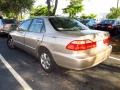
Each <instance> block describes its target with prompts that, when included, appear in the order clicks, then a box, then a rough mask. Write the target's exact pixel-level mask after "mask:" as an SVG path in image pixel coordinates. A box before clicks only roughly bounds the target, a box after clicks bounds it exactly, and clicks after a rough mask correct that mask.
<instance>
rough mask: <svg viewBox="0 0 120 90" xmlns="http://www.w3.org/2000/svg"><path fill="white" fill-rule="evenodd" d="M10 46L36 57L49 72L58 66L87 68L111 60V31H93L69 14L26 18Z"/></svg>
mask: <svg viewBox="0 0 120 90" xmlns="http://www.w3.org/2000/svg"><path fill="white" fill-rule="evenodd" d="M7 45H8V47H9V48H11V49H13V48H15V47H18V48H21V49H23V50H25V51H26V52H28V53H30V54H32V55H34V56H36V58H37V59H38V60H39V61H40V64H41V67H42V68H43V70H44V71H46V72H52V71H53V70H54V69H55V67H56V66H62V67H65V68H68V69H75V70H83V69H86V68H90V67H93V66H96V65H98V64H100V63H102V62H103V61H105V60H107V59H108V57H109V56H110V53H111V50H112V46H111V45H110V35H109V33H108V32H104V31H97V30H89V28H87V27H86V26H85V25H83V24H81V23H80V22H79V21H77V20H75V19H72V18H68V17H55V16H50V17H47V16H46V17H37V18H33V19H28V20H25V21H23V22H22V23H21V24H20V25H19V26H18V28H17V30H15V31H12V32H11V33H10V35H9V37H8V40H7Z"/></svg>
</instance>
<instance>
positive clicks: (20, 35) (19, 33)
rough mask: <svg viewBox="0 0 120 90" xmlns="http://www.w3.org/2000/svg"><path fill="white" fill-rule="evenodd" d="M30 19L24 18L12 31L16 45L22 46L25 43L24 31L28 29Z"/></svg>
mask: <svg viewBox="0 0 120 90" xmlns="http://www.w3.org/2000/svg"><path fill="white" fill-rule="evenodd" d="M31 21H32V20H26V21H24V22H23V23H22V24H21V25H19V26H18V28H17V30H16V31H14V34H13V35H12V36H13V39H14V42H15V44H16V46H18V47H20V48H24V43H25V33H26V32H27V31H28V28H29V26H30V24H31Z"/></svg>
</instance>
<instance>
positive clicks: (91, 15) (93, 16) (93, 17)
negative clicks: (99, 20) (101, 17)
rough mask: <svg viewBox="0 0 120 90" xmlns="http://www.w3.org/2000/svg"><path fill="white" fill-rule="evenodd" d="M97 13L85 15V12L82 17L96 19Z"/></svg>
mask: <svg viewBox="0 0 120 90" xmlns="http://www.w3.org/2000/svg"><path fill="white" fill-rule="evenodd" d="M96 16H97V15H95V14H90V15H85V14H82V15H81V17H80V18H82V19H95V18H96Z"/></svg>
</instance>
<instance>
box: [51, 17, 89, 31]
mask: <svg viewBox="0 0 120 90" xmlns="http://www.w3.org/2000/svg"><path fill="white" fill-rule="evenodd" d="M49 21H50V23H51V24H52V26H53V27H54V28H55V29H56V30H58V31H78V30H85V29H89V28H88V27H86V26H85V25H83V24H81V23H80V22H79V21H78V20H75V19H71V18H63V17H54V18H49Z"/></svg>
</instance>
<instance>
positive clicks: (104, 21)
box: [100, 20, 115, 24]
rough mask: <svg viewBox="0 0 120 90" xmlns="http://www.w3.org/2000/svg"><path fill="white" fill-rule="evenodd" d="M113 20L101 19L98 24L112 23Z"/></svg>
mask: <svg viewBox="0 0 120 90" xmlns="http://www.w3.org/2000/svg"><path fill="white" fill-rule="evenodd" d="M114 22H115V20H103V21H101V23H100V24H113V23H114Z"/></svg>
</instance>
